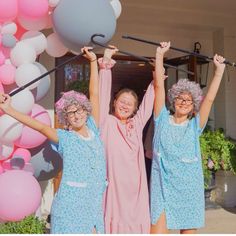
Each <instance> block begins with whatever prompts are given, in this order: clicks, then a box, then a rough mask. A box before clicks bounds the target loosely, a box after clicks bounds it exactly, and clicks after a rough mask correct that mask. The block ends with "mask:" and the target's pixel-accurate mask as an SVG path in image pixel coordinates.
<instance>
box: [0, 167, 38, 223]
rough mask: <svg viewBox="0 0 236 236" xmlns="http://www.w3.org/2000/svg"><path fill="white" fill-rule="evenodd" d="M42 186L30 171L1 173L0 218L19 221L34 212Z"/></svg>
mask: <svg viewBox="0 0 236 236" xmlns="http://www.w3.org/2000/svg"><path fill="white" fill-rule="evenodd" d="M41 195H42V193H41V188H40V185H39V183H38V182H37V180H36V179H35V178H34V177H33V176H32V174H31V173H30V172H26V171H22V170H10V171H7V172H5V173H3V174H1V175H0V219H2V220H6V221H19V220H22V219H24V218H25V217H26V216H28V215H30V214H32V213H34V212H35V211H36V210H37V209H38V207H39V205H40V202H41Z"/></svg>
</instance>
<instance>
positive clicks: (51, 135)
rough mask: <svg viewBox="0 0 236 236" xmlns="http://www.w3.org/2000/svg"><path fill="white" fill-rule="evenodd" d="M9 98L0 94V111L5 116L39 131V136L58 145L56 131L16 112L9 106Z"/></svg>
mask: <svg viewBox="0 0 236 236" xmlns="http://www.w3.org/2000/svg"><path fill="white" fill-rule="evenodd" d="M10 103H11V97H10V96H9V95H7V94H3V93H0V109H1V110H3V111H4V112H5V113H6V114H7V115H9V116H11V117H13V118H15V119H16V120H18V121H19V122H21V123H22V124H24V125H26V126H28V127H30V128H32V129H34V130H37V131H39V132H40V133H41V134H43V135H45V136H46V137H47V138H48V139H50V140H51V141H53V142H55V143H58V137H57V132H56V129H53V128H51V127H50V126H48V125H45V124H43V123H41V122H39V121H37V120H35V119H33V118H31V117H30V116H28V115H25V114H23V113H21V112H18V111H16V110H15V109H14V108H13V107H11V105H10Z"/></svg>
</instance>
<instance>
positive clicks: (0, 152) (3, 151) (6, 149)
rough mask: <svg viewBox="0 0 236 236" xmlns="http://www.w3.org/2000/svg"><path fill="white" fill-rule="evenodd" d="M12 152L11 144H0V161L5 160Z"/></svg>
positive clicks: (12, 145)
mask: <svg viewBox="0 0 236 236" xmlns="http://www.w3.org/2000/svg"><path fill="white" fill-rule="evenodd" d="M13 151H14V144H13V143H7V144H4V143H0V161H3V160H5V159H7V158H8V157H9V156H10V155H11V154H12V152H13Z"/></svg>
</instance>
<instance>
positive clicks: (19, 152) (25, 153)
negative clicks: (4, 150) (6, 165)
mask: <svg viewBox="0 0 236 236" xmlns="http://www.w3.org/2000/svg"><path fill="white" fill-rule="evenodd" d="M14 157H21V158H23V159H24V161H25V163H27V162H29V161H30V158H31V153H30V151H29V150H27V149H25V148H17V149H16V150H15V152H14V153H13V155H12V158H14Z"/></svg>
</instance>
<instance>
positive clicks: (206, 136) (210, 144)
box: [200, 129, 236, 183]
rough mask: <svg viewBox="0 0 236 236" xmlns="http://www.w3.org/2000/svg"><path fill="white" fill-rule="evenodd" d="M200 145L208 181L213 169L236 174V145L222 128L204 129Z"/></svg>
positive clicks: (205, 175) (206, 180)
mask: <svg viewBox="0 0 236 236" xmlns="http://www.w3.org/2000/svg"><path fill="white" fill-rule="evenodd" d="M200 146H201V153H202V158H203V171H204V178H205V182H206V183H207V182H208V181H209V179H210V176H211V172H212V171H217V170H226V171H232V172H233V173H234V174H236V149H235V147H236V146H235V144H234V142H233V141H232V140H230V139H229V138H227V137H226V136H225V134H224V132H223V130H222V129H218V130H215V131H213V130H210V129H207V130H206V131H204V132H203V134H202V135H201V137H200Z"/></svg>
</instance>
